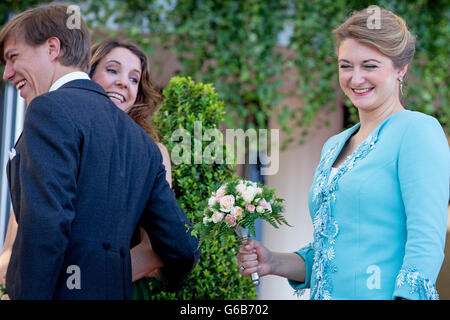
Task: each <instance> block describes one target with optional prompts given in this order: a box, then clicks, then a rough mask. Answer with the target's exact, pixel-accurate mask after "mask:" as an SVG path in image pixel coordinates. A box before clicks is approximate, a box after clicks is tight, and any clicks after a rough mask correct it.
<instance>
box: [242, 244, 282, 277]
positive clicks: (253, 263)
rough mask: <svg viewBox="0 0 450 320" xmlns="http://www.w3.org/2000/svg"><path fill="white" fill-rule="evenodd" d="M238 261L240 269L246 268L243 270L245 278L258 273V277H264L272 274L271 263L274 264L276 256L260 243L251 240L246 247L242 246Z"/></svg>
mask: <svg viewBox="0 0 450 320" xmlns="http://www.w3.org/2000/svg"><path fill="white" fill-rule="evenodd" d="M237 259H238V263H239V267H240V266H242V267H244V270H242V269H241V274H242V275H243V276H248V277H249V276H250V275H251V274H252V273H253V272H258V275H259V276H260V277H262V276H265V275H268V274H270V273H271V272H272V268H273V267H272V265H271V263H273V260H274V255H273V254H272V252H271V251H270V250H269V249H267V248H266V247H264V246H263V245H262V244H261V242H259V241H256V240H249V241H247V243H246V244H245V245H241V246H240V247H239V254H238V256H237Z"/></svg>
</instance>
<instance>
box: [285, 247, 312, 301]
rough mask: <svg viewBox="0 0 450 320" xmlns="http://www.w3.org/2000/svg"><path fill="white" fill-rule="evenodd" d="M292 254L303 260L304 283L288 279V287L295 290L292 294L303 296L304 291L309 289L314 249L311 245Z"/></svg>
mask: <svg viewBox="0 0 450 320" xmlns="http://www.w3.org/2000/svg"><path fill="white" fill-rule="evenodd" d="M294 253H296V254H298V255H299V256H300V257H301V258H302V259H303V260H305V269H306V274H305V281H304V282H300V281H296V280H292V279H288V282H289V285H290V286H291V287H292V288H293V289H294V290H295V292H294V294H296V295H297V296H301V295H303V293H304V291H305V289H309V288H310V287H311V271H312V264H313V261H314V249H313V248H312V246H311V244H309V245H308V246H306V247H304V248H302V249H300V250H298V251H295V252H294Z"/></svg>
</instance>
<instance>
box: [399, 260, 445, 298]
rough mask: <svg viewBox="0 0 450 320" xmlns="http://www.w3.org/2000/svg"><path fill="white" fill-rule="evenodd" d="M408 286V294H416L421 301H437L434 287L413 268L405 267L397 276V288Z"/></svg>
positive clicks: (437, 296)
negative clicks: (409, 288)
mask: <svg viewBox="0 0 450 320" xmlns="http://www.w3.org/2000/svg"><path fill="white" fill-rule="evenodd" d="M405 284H408V285H409V286H410V287H411V290H410V291H409V293H410V294H414V293H418V294H419V299H422V300H439V295H438V292H437V290H436V285H435V284H434V283H433V282H432V281H431V280H429V279H426V278H424V277H422V275H421V274H420V273H419V272H418V271H417V269H416V268H414V267H405V268H402V270H400V273H399V274H398V276H397V281H396V286H397V288H400V287H402V286H403V285H405Z"/></svg>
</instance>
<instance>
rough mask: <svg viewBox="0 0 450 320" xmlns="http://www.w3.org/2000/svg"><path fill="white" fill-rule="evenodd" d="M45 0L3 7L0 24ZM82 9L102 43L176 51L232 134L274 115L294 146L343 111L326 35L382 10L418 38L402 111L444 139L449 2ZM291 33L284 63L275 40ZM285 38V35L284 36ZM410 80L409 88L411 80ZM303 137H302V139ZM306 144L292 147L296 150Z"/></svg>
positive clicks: (166, 3) (153, 1) (152, 1)
mask: <svg viewBox="0 0 450 320" xmlns="http://www.w3.org/2000/svg"><path fill="white" fill-rule="evenodd" d="M42 2H49V1H38V0H28V1H25V0H24V1H13V0H4V1H2V3H1V4H0V17H6V14H5V13H6V12H19V11H21V10H23V9H25V8H28V7H30V6H34V5H36V4H37V3H42ZM72 3H74V4H79V5H80V7H81V10H82V13H83V16H84V17H85V19H86V20H87V22H88V24H89V25H90V26H91V27H93V28H94V27H95V28H100V29H103V30H106V32H107V34H108V35H117V34H119V33H122V34H123V33H125V34H126V35H128V36H129V37H130V38H132V39H133V40H135V41H136V42H138V43H139V44H140V45H141V46H142V47H143V48H144V49H145V50H146V51H147V52H148V53H149V54H150V55H151V54H154V47H155V45H156V44H158V45H163V46H165V47H167V48H170V49H171V50H173V51H174V52H176V53H177V54H178V56H179V60H180V62H181V64H182V66H183V69H182V70H181V71H180V73H181V75H188V76H191V77H192V78H193V79H194V80H196V81H202V82H205V83H213V84H214V86H215V88H216V89H217V92H218V94H219V97H220V99H222V100H223V101H224V102H225V110H226V114H225V121H226V124H227V126H228V127H230V128H242V129H244V130H246V129H247V128H252V127H253V128H266V127H267V126H268V119H269V117H270V116H271V115H272V114H273V112H275V111H277V115H278V117H277V119H278V125H279V127H280V128H282V129H283V130H284V132H285V133H286V141H284V142H285V145H287V144H288V143H290V142H293V141H294V140H293V138H292V137H293V133H294V131H295V130H296V129H297V128H301V130H303V133H304V135H306V134H307V132H308V128H310V127H311V126H321V125H323V123H319V120H318V118H317V117H316V114H317V113H318V112H319V111H320V110H322V109H326V110H327V111H328V112H333V111H334V110H336V108H338V107H341V105H343V106H345V107H346V108H348V111H349V114H350V117H351V121H352V122H353V123H354V122H357V121H358V118H357V112H356V109H355V108H354V107H353V106H352V104H351V102H350V101H348V100H347V99H346V98H345V97H344V96H343V94H342V92H341V90H340V89H339V85H338V81H337V74H338V70H337V63H336V58H335V50H334V43H333V37H332V35H331V31H332V30H333V29H334V28H336V27H337V26H338V25H339V24H341V23H342V22H344V21H345V19H346V18H347V17H349V16H350V14H351V12H352V11H354V10H361V9H364V8H366V7H368V6H369V5H374V4H376V5H379V6H381V7H383V8H386V9H389V10H392V11H393V12H394V13H396V14H397V15H399V16H401V17H402V18H403V19H404V20H405V21H406V22H407V25H408V27H409V29H410V30H411V31H412V32H413V33H414V34H415V35H416V36H417V43H416V49H417V50H416V56H415V58H414V60H413V62H412V64H411V65H410V68H409V72H408V75H407V77H406V85H405V89H406V90H404V93H405V96H404V102H405V105H406V106H407V108H408V109H411V110H418V111H421V112H425V113H427V114H430V115H433V116H435V117H437V118H438V119H439V121H440V122H441V124H442V125H443V127H444V129H445V131H446V132H447V133H448V132H450V107H449V94H448V90H447V87H448V84H449V73H448V69H449V65H448V57H449V53H450V52H449V50H450V49H449V48H450V46H449V45H448V43H449V42H450V41H449V40H450V22H449V21H450V19H449V18H450V2H449V1H447V0H433V1H431V0H410V1H398V0H379V1H377V2H375V3H374V2H373V1H367V0H320V1H319V0H309V1H306V0H280V1H264V0H246V1H241V0H176V1H175V0H128V1H110V0H96V1H93V0H83V1H73V2H72ZM286 30H291V31H292V32H291V34H290V38H289V43H288V44H287V48H288V49H289V52H290V54H289V55H286V54H281V51H280V46H279V45H278V44H279V35H280V33H281V32H283V31H286ZM288 37H289V36H288ZM288 71H294V73H295V74H297V75H298V76H296V77H295V79H296V89H295V90H293V91H291V92H284V91H283V92H281V90H280V88H282V86H283V81H282V80H281V79H282V78H281V76H282V75H284V74H287V72H288ZM409 80H411V81H409ZM290 95H295V96H300V97H302V99H303V100H304V101H305V104H304V105H303V106H301V107H298V108H288V107H287V106H284V105H283V103H282V101H283V99H284V98H287V97H288V96H290ZM304 135H303V136H304ZM302 140H303V138H301V140H300V141H299V142H302Z"/></svg>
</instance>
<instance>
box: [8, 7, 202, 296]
mask: <svg viewBox="0 0 450 320" xmlns="http://www.w3.org/2000/svg"><path fill="white" fill-rule="evenodd" d="M68 18H70V12H69V13H68V8H67V6H62V5H58V6H47V7H40V8H35V9H30V10H28V11H25V12H23V13H21V14H19V15H18V16H16V17H15V18H13V19H12V20H11V21H10V22H8V23H7V24H6V25H5V26H4V27H3V29H2V30H1V31H0V57H1V60H2V62H3V64H4V65H5V71H4V75H3V79H4V80H5V81H11V82H12V83H13V84H14V86H15V87H16V88H17V89H18V90H19V91H20V95H21V96H22V97H23V98H24V99H25V100H26V102H27V105H28V108H27V111H26V115H25V123H24V129H23V133H22V135H21V137H20V138H19V140H18V142H17V144H16V146H15V150H13V152H12V156H11V160H10V161H9V163H8V166H7V171H8V178H9V183H10V192H11V199H12V203H13V208H14V211H15V214H16V219H17V222H18V231H17V237H16V240H15V242H14V246H13V252H12V256H11V260H10V263H9V266H8V271H7V275H6V288H7V290H8V294H9V296H10V297H11V298H12V299H129V298H131V262H130V240H131V237H132V234H133V232H134V230H135V229H136V226H137V225H138V223H139V224H140V225H142V226H143V227H144V229H145V230H146V231H147V233H148V234H149V237H150V240H151V243H152V246H153V249H154V251H155V252H156V253H157V254H158V255H159V256H160V257H161V259H162V261H163V263H164V267H162V268H161V270H160V274H161V278H162V279H163V281H164V282H165V284H166V286H167V289H169V290H175V289H176V288H178V287H179V286H180V285H181V283H182V282H183V281H184V279H185V278H186V277H187V275H188V274H189V273H190V271H191V270H192V269H193V267H194V266H195V264H196V262H197V260H198V257H199V254H200V252H199V249H198V247H197V246H198V242H197V240H196V239H195V238H194V237H191V236H190V234H189V233H187V232H186V225H189V222H188V220H187V218H186V215H185V213H184V212H183V211H182V210H181V208H180V207H179V206H178V203H177V202H176V199H175V197H174V194H173V192H172V190H171V189H170V187H169V185H168V183H167V182H166V179H165V169H164V166H163V164H162V157H161V154H160V151H159V149H158V147H157V145H156V144H155V143H154V142H153V141H152V140H151V139H150V138H148V136H147V134H146V133H145V131H144V130H142V129H141V128H140V127H139V126H138V125H137V124H136V123H135V122H134V121H133V120H132V119H131V118H130V117H128V116H127V115H126V114H125V113H124V112H123V111H121V110H120V109H119V108H117V107H116V106H115V105H114V104H113V102H111V100H110V99H109V97H108V96H107V95H106V93H105V91H104V90H103V89H102V88H101V87H100V86H99V85H97V84H96V83H94V82H93V81H91V80H90V79H89V77H88V76H87V74H86V73H85V72H86V71H87V69H88V64H89V52H90V37H89V33H88V30H87V27H86V25H85V23H84V21H83V20H82V19H81V21H80V26H79V27H78V28H68V26H67V20H68Z"/></svg>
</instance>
